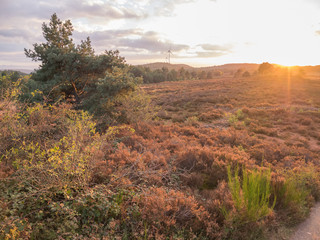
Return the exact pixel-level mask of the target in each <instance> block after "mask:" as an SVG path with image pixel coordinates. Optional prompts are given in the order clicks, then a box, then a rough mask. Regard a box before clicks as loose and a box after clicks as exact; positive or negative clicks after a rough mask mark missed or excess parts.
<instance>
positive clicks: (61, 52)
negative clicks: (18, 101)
mask: <svg viewBox="0 0 320 240" xmlns="http://www.w3.org/2000/svg"><path fill="white" fill-rule="evenodd" d="M42 31H43V36H44V38H45V39H46V41H47V42H46V43H41V44H37V43H36V44H34V45H33V47H34V50H27V49H25V54H26V56H27V57H30V58H31V59H32V60H34V61H41V62H42V64H41V66H40V69H38V70H37V71H36V72H34V73H33V75H32V79H33V80H34V81H31V82H30V83H29V84H28V86H27V87H28V89H27V90H26V91H25V92H26V95H27V94H28V92H33V91H34V90H36V89H39V90H40V91H42V92H43V93H44V97H45V100H47V101H49V102H56V101H59V100H61V99H70V100H71V101H74V102H76V103H80V102H81V100H82V96H83V95H84V94H85V93H86V91H85V89H86V88H87V87H88V86H92V85H95V84H96V81H97V79H99V78H103V76H104V75H105V72H106V71H110V70H111V68H112V67H114V66H117V67H119V68H123V67H124V66H125V64H124V59H123V58H122V57H120V56H119V55H118V54H119V52H118V51H106V52H105V53H104V54H102V55H95V54H94V50H93V49H92V47H91V41H90V38H89V37H88V38H87V39H86V40H85V41H81V43H80V44H79V45H75V44H74V43H73V39H72V38H71V36H72V32H73V27H72V24H71V22H70V20H67V21H65V22H62V21H61V20H60V19H59V18H58V17H57V15H56V14H53V15H52V16H51V21H50V23H49V24H46V23H43V25H42Z"/></svg>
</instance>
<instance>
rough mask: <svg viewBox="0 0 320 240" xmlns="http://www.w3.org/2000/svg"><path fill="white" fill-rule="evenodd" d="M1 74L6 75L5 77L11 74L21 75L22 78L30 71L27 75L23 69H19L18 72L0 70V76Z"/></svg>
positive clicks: (16, 70)
mask: <svg viewBox="0 0 320 240" xmlns="http://www.w3.org/2000/svg"><path fill="white" fill-rule="evenodd" d="M3 72H4V73H6V74H7V75H9V74H12V73H18V74H19V75H22V76H25V75H28V74H30V71H29V73H27V72H28V71H24V70H23V69H19V70H18V69H14V70H12V69H9V70H0V73H1V74H2V73H3Z"/></svg>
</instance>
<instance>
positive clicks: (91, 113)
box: [0, 14, 320, 240]
mask: <svg viewBox="0 0 320 240" xmlns="http://www.w3.org/2000/svg"><path fill="white" fill-rule="evenodd" d="M72 31H73V28H72V24H71V22H70V21H66V22H64V23H63V22H62V21H61V20H60V19H59V18H58V17H57V16H56V14H54V15H52V17H51V22H50V24H45V23H44V24H43V35H44V38H45V39H46V40H47V42H46V43H42V44H34V50H27V49H25V53H26V56H27V57H29V58H31V59H33V60H35V61H41V62H42V64H41V65H40V67H39V69H38V70H35V71H34V72H33V73H32V74H31V75H23V74H21V73H17V72H12V71H3V72H1V77H0V223H1V224H0V239H234V240H237V239H239V240H240V239H288V237H289V235H290V231H291V230H290V229H292V227H294V226H295V225H296V224H297V223H299V222H301V221H302V220H303V219H305V218H306V217H307V216H308V213H309V210H310V208H311V207H312V206H313V204H314V203H315V202H316V201H319V200H320V161H319V159H320V132H319V128H320V77H319V72H320V71H319V67H282V66H278V65H272V64H269V63H262V64H261V65H250V69H245V70H246V71H242V70H241V69H238V70H236V68H235V67H236V65H231V66H232V69H229V70H228V69H227V67H228V66H223V68H220V69H217V68H215V69H211V70H212V71H215V72H211V73H210V72H205V71H204V69H200V70H197V69H194V68H188V69H177V70H175V69H174V68H173V69H171V70H169V69H166V68H165V67H163V66H162V67H161V69H154V70H151V69H150V68H148V67H146V66H129V65H128V64H126V63H125V61H124V58H122V57H120V56H119V52H118V51H106V52H105V53H104V54H101V55H95V54H94V51H93V49H92V47H91V42H90V39H89V38H87V39H86V40H85V41H82V42H81V44H79V45H77V46H76V45H75V44H74V43H73V41H72V39H71V35H72ZM169 66H170V65H169ZM182 66H184V67H185V65H182ZM241 66H242V67H243V66H246V65H241ZM180 67H181V65H180V66H179V68H180ZM229 67H230V66H229ZM253 67H256V69H252V68H253ZM206 70H207V71H208V69H206ZM211 70H210V71H211ZM197 71H198V72H197ZM202 76H203V77H202ZM183 79H187V80H183ZM160 80H161V81H160ZM168 80H171V81H168Z"/></svg>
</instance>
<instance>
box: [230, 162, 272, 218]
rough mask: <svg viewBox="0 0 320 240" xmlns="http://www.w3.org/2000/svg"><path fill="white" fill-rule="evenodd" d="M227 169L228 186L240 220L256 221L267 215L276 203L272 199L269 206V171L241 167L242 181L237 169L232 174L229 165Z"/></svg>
mask: <svg viewBox="0 0 320 240" xmlns="http://www.w3.org/2000/svg"><path fill="white" fill-rule="evenodd" d="M227 169H228V180H229V182H228V183H229V188H230V191H231V195H232V200H233V202H234V205H235V208H236V210H237V213H238V214H239V217H240V220H241V221H245V222H246V221H249V222H251V221H258V220H259V219H261V218H263V217H265V216H267V215H269V214H270V213H271V212H272V210H273V208H274V206H275V203H276V199H274V200H273V203H272V205H271V206H270V195H271V186H270V182H271V172H270V169H268V170H264V171H263V170H252V171H249V170H247V169H245V168H243V169H242V181H241V180H240V177H239V169H238V167H237V168H236V170H235V172H234V174H233V173H232V171H231V168H230V166H229V167H228V168H227Z"/></svg>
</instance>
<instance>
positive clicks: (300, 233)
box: [290, 203, 320, 240]
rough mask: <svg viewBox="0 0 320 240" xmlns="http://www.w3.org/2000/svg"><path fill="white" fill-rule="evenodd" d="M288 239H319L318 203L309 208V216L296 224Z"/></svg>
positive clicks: (319, 208)
mask: <svg viewBox="0 0 320 240" xmlns="http://www.w3.org/2000/svg"><path fill="white" fill-rule="evenodd" d="M290 240H320V203H317V204H316V205H315V206H314V207H313V208H312V209H311V213H310V216H309V218H308V219H307V220H305V221H304V222H302V223H301V224H300V225H298V227H297V228H296V231H295V233H294V234H293V235H292V237H291V238H290Z"/></svg>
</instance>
